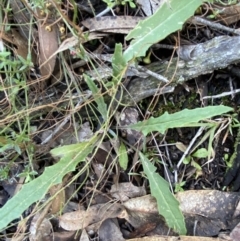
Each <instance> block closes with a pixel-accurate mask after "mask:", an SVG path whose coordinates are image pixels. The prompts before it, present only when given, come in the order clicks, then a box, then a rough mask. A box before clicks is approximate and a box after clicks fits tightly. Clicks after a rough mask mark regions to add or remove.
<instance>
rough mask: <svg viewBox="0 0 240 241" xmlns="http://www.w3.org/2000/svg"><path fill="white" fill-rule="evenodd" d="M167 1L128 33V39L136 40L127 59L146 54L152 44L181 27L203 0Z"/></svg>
mask: <svg viewBox="0 0 240 241" xmlns="http://www.w3.org/2000/svg"><path fill="white" fill-rule="evenodd" d="M167 2H168V3H164V4H163V5H162V6H161V7H160V8H159V9H158V10H157V11H156V12H155V13H154V14H153V15H152V16H151V17H149V18H147V19H146V20H144V21H140V22H139V23H138V25H137V26H136V27H135V28H134V29H133V30H132V31H130V33H129V34H128V35H127V37H126V40H130V39H132V38H133V39H134V40H132V41H131V44H130V46H129V47H128V48H127V50H126V51H125V52H124V58H125V60H126V61H129V60H131V59H133V58H136V57H141V56H145V55H146V51H147V50H148V48H149V47H150V46H152V44H154V43H157V42H159V41H160V40H162V39H164V38H166V37H167V36H168V35H169V34H171V33H173V32H175V31H177V30H178V29H181V28H182V25H183V24H184V22H185V21H186V20H187V19H188V18H189V17H191V16H192V15H193V14H194V11H195V10H196V9H197V8H198V7H199V6H200V5H201V4H202V1H201V0H191V1H189V0H181V1H179V0H167ZM169 6H171V7H169Z"/></svg>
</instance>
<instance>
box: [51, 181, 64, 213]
mask: <svg viewBox="0 0 240 241" xmlns="http://www.w3.org/2000/svg"><path fill="white" fill-rule="evenodd" d="M49 192H50V194H51V196H52V197H53V196H54V199H53V201H52V205H51V206H52V209H51V213H52V214H56V213H58V212H60V211H61V210H62V209H63V206H64V204H65V190H64V189H62V184H58V185H55V186H52V187H51V188H50V189H49ZM56 193H57V194H56Z"/></svg>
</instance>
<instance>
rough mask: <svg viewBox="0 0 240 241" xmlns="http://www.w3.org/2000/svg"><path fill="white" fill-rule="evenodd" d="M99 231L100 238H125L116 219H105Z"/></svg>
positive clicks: (105, 240) (121, 239)
mask: <svg viewBox="0 0 240 241" xmlns="http://www.w3.org/2000/svg"><path fill="white" fill-rule="evenodd" d="M98 233H99V240H104V241H112V240H118V241H123V240H125V239H124V238H123V235H122V232H121V231H120V228H119V225H118V222H117V220H116V219H107V220H105V221H104V222H103V223H102V225H101V226H100V229H99V231H98Z"/></svg>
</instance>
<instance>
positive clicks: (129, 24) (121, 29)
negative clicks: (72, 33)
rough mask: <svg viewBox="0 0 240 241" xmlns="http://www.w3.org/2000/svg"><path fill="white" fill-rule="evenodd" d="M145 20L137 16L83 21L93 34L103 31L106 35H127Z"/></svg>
mask: <svg viewBox="0 0 240 241" xmlns="http://www.w3.org/2000/svg"><path fill="white" fill-rule="evenodd" d="M143 19H145V18H144V17H137V16H106V17H97V18H89V19H87V20H84V21H82V24H83V25H84V26H85V27H86V28H88V29H89V30H90V31H91V32H94V31H101V32H106V33H122V34H127V33H128V32H129V31H130V30H132V29H133V28H134V27H135V26H136V25H137V24H138V22H139V21H140V20H143Z"/></svg>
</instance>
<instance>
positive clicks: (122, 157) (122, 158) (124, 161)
mask: <svg viewBox="0 0 240 241" xmlns="http://www.w3.org/2000/svg"><path fill="white" fill-rule="evenodd" d="M118 155H119V164H120V167H121V168H122V169H123V170H124V171H125V170H126V169H127V166H128V155H127V149H126V146H125V145H124V144H123V143H122V142H121V144H120V147H119V150H118Z"/></svg>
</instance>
